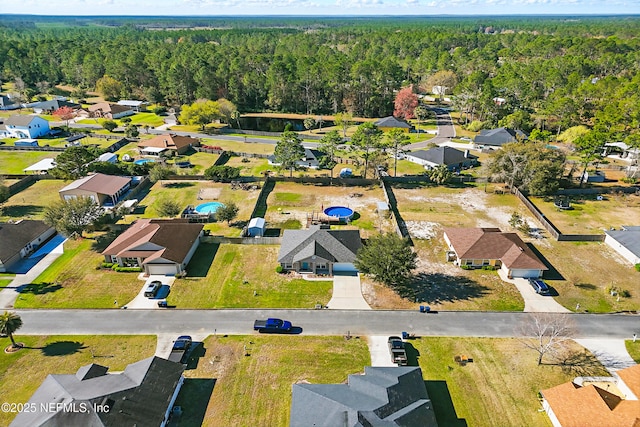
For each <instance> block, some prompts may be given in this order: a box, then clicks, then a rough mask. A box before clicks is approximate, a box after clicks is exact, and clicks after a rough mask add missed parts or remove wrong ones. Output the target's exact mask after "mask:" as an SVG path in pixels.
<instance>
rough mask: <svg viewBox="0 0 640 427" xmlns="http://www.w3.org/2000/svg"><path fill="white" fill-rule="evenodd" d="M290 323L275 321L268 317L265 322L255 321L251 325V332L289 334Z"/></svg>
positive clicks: (280, 320)
mask: <svg viewBox="0 0 640 427" xmlns="http://www.w3.org/2000/svg"><path fill="white" fill-rule="evenodd" d="M291 327H292V326H291V322H289V321H288V320H282V319H275V318H273V317H270V318H269V319H267V320H256V321H255V322H254V323H253V330H254V331H258V332H289V331H291Z"/></svg>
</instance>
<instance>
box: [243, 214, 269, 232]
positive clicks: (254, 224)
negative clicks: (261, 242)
mask: <svg viewBox="0 0 640 427" xmlns="http://www.w3.org/2000/svg"><path fill="white" fill-rule="evenodd" d="M266 226H267V223H266V222H265V220H264V218H258V217H254V218H251V220H250V221H249V225H248V226H247V235H249V236H250V237H258V236H260V237H262V236H264V231H265V229H266Z"/></svg>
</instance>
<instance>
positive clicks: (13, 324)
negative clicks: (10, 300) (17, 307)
mask: <svg viewBox="0 0 640 427" xmlns="http://www.w3.org/2000/svg"><path fill="white" fill-rule="evenodd" d="M21 326H22V319H21V318H20V316H18V315H17V314H16V313H13V312H9V311H5V312H4V313H3V314H2V315H0V333H2V334H4V335H7V336H8V337H9V339H10V340H11V346H12V347H13V348H16V347H19V345H18V344H16V342H15V340H14V339H13V333H14V332H15V331H17V330H18V329H20V327H21Z"/></svg>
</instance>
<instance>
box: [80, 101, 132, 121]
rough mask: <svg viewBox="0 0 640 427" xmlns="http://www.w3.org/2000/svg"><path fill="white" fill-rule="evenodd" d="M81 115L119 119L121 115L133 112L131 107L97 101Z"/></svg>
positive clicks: (130, 114) (129, 114)
mask: <svg viewBox="0 0 640 427" xmlns="http://www.w3.org/2000/svg"><path fill="white" fill-rule="evenodd" d="M80 114H81V115H87V114H88V116H89V117H93V118H102V119H110V120H114V119H120V118H122V117H127V116H132V115H134V114H135V111H133V110H132V109H131V108H129V107H126V106H124V105H118V104H110V103H108V102H99V103H97V104H94V105H90V106H89V108H88V109H87V110H85V113H84V114H82V113H80Z"/></svg>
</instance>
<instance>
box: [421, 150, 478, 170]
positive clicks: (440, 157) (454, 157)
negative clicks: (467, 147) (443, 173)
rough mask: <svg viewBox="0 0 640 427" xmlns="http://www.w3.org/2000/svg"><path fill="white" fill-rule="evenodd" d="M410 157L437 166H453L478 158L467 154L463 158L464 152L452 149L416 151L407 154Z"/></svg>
mask: <svg viewBox="0 0 640 427" xmlns="http://www.w3.org/2000/svg"><path fill="white" fill-rule="evenodd" d="M409 155H410V156H413V157H417V158H418V159H422V160H426V161H428V162H432V163H437V164H439V165H447V166H449V165H455V164H458V163H464V162H466V161H468V160H475V159H477V158H478V156H474V155H473V154H467V156H466V157H465V155H464V151H460V150H456V149H455V148H453V147H446V146H445V147H434V148H431V149H429V150H418V151H414V152H412V153H409Z"/></svg>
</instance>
